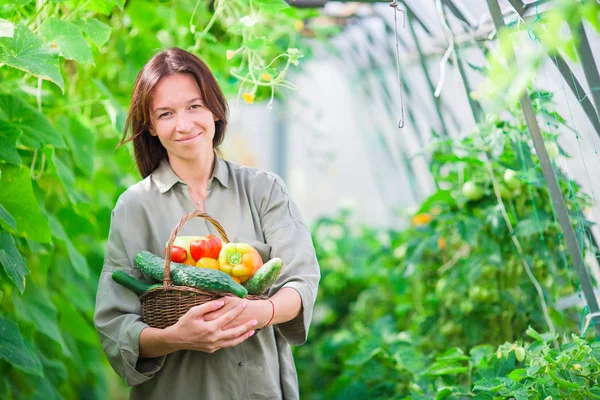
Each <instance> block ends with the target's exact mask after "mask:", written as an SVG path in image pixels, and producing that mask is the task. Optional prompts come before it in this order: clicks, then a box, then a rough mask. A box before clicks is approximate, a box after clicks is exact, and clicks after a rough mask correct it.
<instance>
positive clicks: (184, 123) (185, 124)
mask: <svg viewBox="0 0 600 400" xmlns="http://www.w3.org/2000/svg"><path fill="white" fill-rule="evenodd" d="M193 127H194V123H193V121H192V118H190V117H189V116H187V115H185V114H179V115H178V116H177V126H176V129H177V130H178V131H179V132H189V131H190V130H191V129H192V128H193Z"/></svg>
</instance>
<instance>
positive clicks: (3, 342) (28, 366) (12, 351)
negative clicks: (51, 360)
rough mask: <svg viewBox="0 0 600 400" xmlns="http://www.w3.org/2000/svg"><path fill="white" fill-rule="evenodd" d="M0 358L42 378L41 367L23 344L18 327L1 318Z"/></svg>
mask: <svg viewBox="0 0 600 400" xmlns="http://www.w3.org/2000/svg"><path fill="white" fill-rule="evenodd" d="M0 358H1V359H3V360H5V361H7V362H8V363H9V364H11V365H14V366H15V367H17V368H19V369H21V370H23V371H25V372H28V373H30V374H34V375H39V376H42V369H41V366H40V365H39V364H38V363H37V362H36V360H35V359H34V358H33V356H32V355H31V353H30V351H29V349H28V348H27V347H26V346H25V343H23V338H22V337H21V332H20V331H19V327H18V325H17V324H15V323H14V322H13V321H11V320H9V319H7V318H5V317H3V316H0Z"/></svg>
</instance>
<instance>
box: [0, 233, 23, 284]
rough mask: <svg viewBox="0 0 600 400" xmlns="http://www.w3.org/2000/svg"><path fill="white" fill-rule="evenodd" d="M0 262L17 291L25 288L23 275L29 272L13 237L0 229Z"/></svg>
mask: <svg viewBox="0 0 600 400" xmlns="http://www.w3.org/2000/svg"><path fill="white" fill-rule="evenodd" d="M0 263H2V265H3V266H4V271H5V272H6V275H8V277H9V278H10V280H11V281H13V282H14V283H15V285H16V286H17V288H18V289H19V292H21V293H23V291H24V290H25V275H27V274H28V273H29V271H28V270H27V267H26V266H25V261H23V257H21V253H19V250H17V245H16V244H15V239H14V238H13V237H12V235H11V234H10V233H8V232H6V231H0Z"/></svg>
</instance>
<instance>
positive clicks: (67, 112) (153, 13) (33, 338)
mask: <svg viewBox="0 0 600 400" xmlns="http://www.w3.org/2000/svg"><path fill="white" fill-rule="evenodd" d="M214 6H215V7H216V8H211V5H210V4H208V3H205V2H194V3H190V2H155V3H149V2H146V1H141V0H131V1H127V2H125V1H124V0H103V1H95V0H92V1H85V0H67V1H32V0H8V1H3V2H1V4H0V187H1V188H2V189H1V190H0V249H1V251H0V263H1V264H2V266H3V269H4V271H5V273H4V272H2V273H0V298H1V299H2V302H1V303H0V332H2V334H0V397H2V398H8V399H10V398H31V399H36V398H41V397H44V398H46V399H53V398H69V399H80V398H98V399H106V398H118V397H119V393H124V394H125V393H126V389H124V388H123V387H120V386H119V385H120V384H119V383H117V382H118V378H117V377H116V375H114V374H113V373H112V372H110V367H108V364H107V363H106V361H105V357H104V354H103V353H102V351H101V349H100V346H99V343H98V338H97V335H96V332H95V330H94V328H93V324H92V314H93V309H94V298H95V292H96V285H97V281H98V276H99V274H100V270H101V268H102V264H103V255H104V245H105V240H106V236H107V234H108V224H109V221H110V212H111V209H112V208H113V207H114V204H115V202H116V200H117V198H118V196H119V195H120V194H121V193H122V192H123V191H124V190H125V189H126V188H127V187H128V186H129V185H131V184H132V183H134V182H135V181H136V180H138V179H139V175H138V173H137V171H136V170H135V166H134V163H133V162H132V157H131V154H129V152H128V151H126V150H124V149H121V150H118V151H116V152H115V147H116V144H117V143H118V141H119V138H120V136H121V134H122V132H123V126H124V121H125V116H126V108H127V106H128V102H129V96H130V94H131V89H132V86H133V82H134V80H135V77H136V75H137V73H138V71H139V70H140V68H141V67H142V65H143V64H144V63H145V62H146V60H148V59H149V58H150V57H151V56H152V55H153V54H154V53H155V52H156V51H157V50H158V49H161V48H166V47H171V46H178V47H182V48H186V49H190V50H192V51H195V52H197V53H198V54H199V55H200V56H201V57H202V58H203V59H204V60H205V61H206V62H207V63H208V65H209V66H210V67H211V69H212V70H213V71H214V73H215V75H216V76H217V78H218V79H219V82H220V84H221V86H222V87H223V90H224V92H225V93H226V95H228V96H230V97H232V96H235V95H236V94H237V93H238V92H239V91H240V90H241V91H242V92H246V91H250V92H252V91H253V90H254V91H255V93H256V94H255V96H256V99H261V100H262V99H269V98H271V97H272V96H273V91H272V90H273V89H277V92H276V94H277V95H282V94H283V93H282V92H281V90H279V89H282V88H284V87H290V85H289V83H287V82H286V81H285V77H286V75H285V74H286V72H285V71H288V70H289V68H290V66H294V64H296V63H297V61H298V59H299V58H300V56H301V54H302V53H308V52H307V51H303V49H305V48H306V45H305V44H303V43H302V42H301V41H300V38H301V37H302V32H303V31H304V28H303V21H304V19H305V18H308V17H310V16H311V15H315V14H316V11H306V10H298V9H295V8H290V7H289V6H288V5H287V4H286V3H285V2H284V1H283V0H252V1H249V2H245V1H235V2H225V1H217V2H215V3H214ZM245 16H252V17H253V18H256V19H260V21H261V22H260V24H255V25H253V26H249V25H247V24H241V23H240V20H241V19H242V18H244V17H245ZM292 48H297V49H299V50H288V49H292ZM236 49H237V50H239V52H237V53H236V57H233V58H230V59H228V57H227V53H228V51H237V50H236ZM277 57H279V58H278V59H277V60H276V61H275V62H273V63H272V64H271V65H270V66H269V67H268V69H267V68H265V67H266V65H267V64H268V63H271V61H273V60H274V59H275V58H277ZM248 68H251V70H252V72H253V73H254V74H265V73H267V72H268V73H270V74H271V75H272V76H273V77H274V78H273V79H272V80H271V81H269V82H270V83H269V84H268V85H266V86H261V88H262V90H260V88H259V89H255V88H254V87H253V86H249V87H248V86H247V83H246V82H245V81H244V80H242V81H240V80H239V79H238V78H236V77H235V76H234V75H232V74H231V71H230V70H232V69H233V70H234V72H235V73H236V74H241V75H240V76H241V77H242V78H244V77H245V76H246V74H247V73H248V72H249V71H250V70H248ZM255 76H256V75H255ZM244 79H245V78H244ZM123 396H124V395H123Z"/></svg>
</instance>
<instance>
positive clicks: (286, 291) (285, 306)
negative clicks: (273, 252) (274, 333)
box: [204, 287, 302, 330]
mask: <svg viewBox="0 0 600 400" xmlns="http://www.w3.org/2000/svg"><path fill="white" fill-rule="evenodd" d="M222 300H224V301H225V306H224V307H223V308H221V309H219V310H216V311H213V312H210V313H207V314H206V315H205V316H204V318H205V319H206V320H207V321H211V320H213V319H215V318H220V317H222V316H223V315H224V314H225V313H227V312H228V311H229V310H231V309H233V308H234V307H236V306H237V305H238V304H239V303H240V302H241V301H243V300H242V299H240V298H239V297H232V296H228V297H224V298H223V299H222ZM246 301H248V306H247V307H246V309H244V311H242V312H241V313H240V314H239V315H238V316H237V317H236V318H235V319H234V320H232V321H231V322H230V323H228V324H226V325H225V326H224V327H223V329H226V330H228V329H233V328H236V327H238V326H240V325H243V324H245V323H247V321H248V320H256V321H257V322H258V324H257V326H256V328H257V329H258V328H264V327H265V326H266V325H267V324H272V325H276V324H282V323H284V322H288V321H291V320H292V319H294V318H296V317H297V316H298V315H299V314H300V312H301V311H302V298H301V297H300V294H299V293H298V292H297V291H296V289H294V288H288V287H284V288H282V289H280V290H279V291H278V292H277V293H275V294H274V295H273V296H272V297H271V298H270V299H269V300H246Z"/></svg>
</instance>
